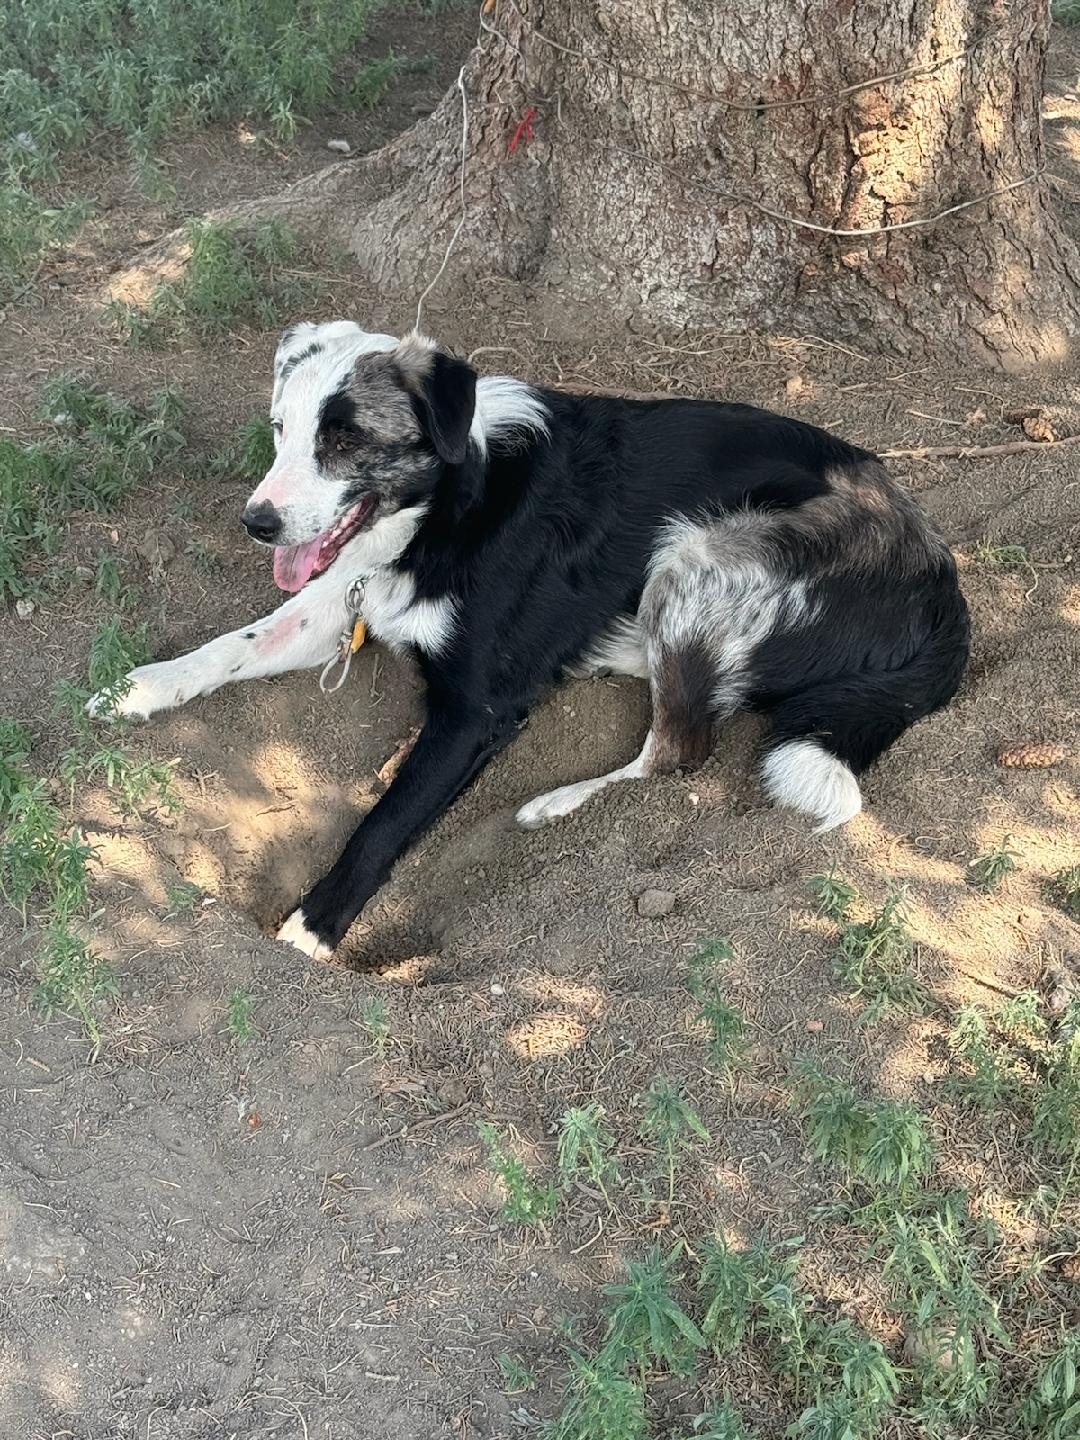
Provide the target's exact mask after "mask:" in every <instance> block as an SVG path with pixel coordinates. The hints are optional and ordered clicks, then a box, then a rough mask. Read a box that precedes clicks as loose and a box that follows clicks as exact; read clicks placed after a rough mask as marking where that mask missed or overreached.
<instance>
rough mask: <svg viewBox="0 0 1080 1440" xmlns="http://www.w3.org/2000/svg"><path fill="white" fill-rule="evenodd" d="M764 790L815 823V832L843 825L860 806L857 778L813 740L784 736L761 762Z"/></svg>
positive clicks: (841, 762)
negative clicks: (789, 738)
mask: <svg viewBox="0 0 1080 1440" xmlns="http://www.w3.org/2000/svg"><path fill="white" fill-rule="evenodd" d="M761 779H762V783H763V784H764V786H765V791H766V794H767V795H768V796H769V798H770V799H772V800H775V801H776V803H777V804H778V805H786V806H788V807H789V808H790V809H792V810H801V811H802V813H803V814H804V815H809V816H810V817H811V818H812V819H814V820H816V821H817V822H818V823H817V824H816V825H815V826H814V834H815V835H820V834H821V833H822V831H824V830H833V829H835V828H836V826H837V825H843V824H844V822H845V821H847V820H850V819H851V818H852V817H853V816H855V815H857V814H858V813H859V811H860V810H861V809H862V792H861V791H860V789H859V782H858V781H857V780H856V779H855V776H854V775H853V774H852V773H851V771H850V770H849V769H848V767H847V766H846V765H845V764H844V762H843V761H842V760H838V759H837V758H836V756H835V755H830V754H829V752H828V751H827V750H826V749H825V748H824V746H822V745H819V744H818V742H817V741H816V740H787V741H785V742H784V744H782V745H777V747H776V749H775V750H770V751H769V753H768V754H767V755H766V756H765V759H764V761H763V762H762V766H761Z"/></svg>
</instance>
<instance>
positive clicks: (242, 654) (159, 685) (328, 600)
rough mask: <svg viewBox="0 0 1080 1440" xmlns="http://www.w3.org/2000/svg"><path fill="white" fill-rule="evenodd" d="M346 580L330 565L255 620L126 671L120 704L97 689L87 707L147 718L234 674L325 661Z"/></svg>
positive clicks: (340, 621) (337, 632) (246, 676)
mask: <svg viewBox="0 0 1080 1440" xmlns="http://www.w3.org/2000/svg"><path fill="white" fill-rule="evenodd" d="M346 583H347V582H346V580H345V579H343V578H342V577H341V576H338V577H337V578H336V579H335V577H334V574H333V572H332V571H328V572H327V573H326V574H325V575H320V576H318V578H317V579H315V580H312V581H310V582H309V583H308V584H307V585H305V586H304V588H303V590H301V591H300V593H299V594H298V595H294V596H293V597H292V599H291V600H287V601H286V602H285V604H284V605H282V606H280V607H279V608H278V609H277V610H275V611H274V612H273V614H271V615H266V616H264V617H263V619H262V620H256V621H255V623H254V624H253V625H248V626H245V628H244V629H242V630H233V631H232V632H231V633H230V634H228V635H220V636H218V638H217V639H216V640H211V641H209V642H208V643H207V644H206V645H202V646H200V647H199V649H198V650H192V651H190V652H189V653H188V654H187V655H181V656H179V658H178V659H176V660H160V661H158V662H157V663H156V664H153V665H140V666H139V667H138V669H137V670H132V672H131V674H130V675H129V676H128V677H127V678H128V684H129V687H130V688H129V689H128V691H127V693H126V694H125V695H124V696H123V698H122V699H121V700H120V701H119V702H118V703H117V704H116V705H110V704H109V702H108V697H107V696H105V695H102V694H98V695H95V696H94V697H93V699H92V700H91V701H90V703H89V704H88V705H87V707H86V708H87V710H88V712H89V713H90V714H91V715H104V716H112V715H126V716H129V717H130V718H131V719H135V720H145V719H146V718H147V716H149V715H153V714H154V713H155V712H156V711H158V710H172V709H174V708H175V707H176V706H177V705H184V704H186V703H187V701H188V700H193V699H194V698H195V697H196V696H197V695H209V694H210V693H211V691H213V690H217V689H219V688H220V687H221V686H222V685H228V684H230V683H231V682H233V681H236V680H254V679H257V678H258V677H260V676H265V675H280V674H281V673H282V672H283V671H285V670H302V669H304V668H305V667H306V666H311V665H324V664H325V663H326V662H327V660H329V659H330V657H331V656H332V655H333V654H334V651H335V649H336V647H337V644H338V640H339V638H340V636H341V631H342V628H343V626H344V625H345V623H346V620H347V616H346V612H345V590H346Z"/></svg>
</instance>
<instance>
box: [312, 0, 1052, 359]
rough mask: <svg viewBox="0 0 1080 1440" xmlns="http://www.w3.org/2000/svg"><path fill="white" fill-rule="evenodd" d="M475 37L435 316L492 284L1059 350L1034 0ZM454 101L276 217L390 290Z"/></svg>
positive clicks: (439, 251)
mask: <svg viewBox="0 0 1080 1440" xmlns="http://www.w3.org/2000/svg"><path fill="white" fill-rule="evenodd" d="M488 3H489V4H490V0H488ZM487 8H488V7H487V5H486V6H485V9H487ZM481 26H482V29H481V41H480V45H479V46H478V48H477V49H476V50H475V51H474V52H473V53H472V55H471V56H470V57H469V59H468V61H467V63H466V66H465V69H464V73H463V77H462V80H463V88H464V91H465V95H466V97H467V106H468V120H469V134H468V141H467V145H466V147H465V167H464V196H465V221H464V225H463V226H462V228H461V232H460V235H459V236H458V239H457V243H456V245H455V247H454V251H453V254H452V256H451V259H450V262H449V264H448V265H447V269H446V273H445V274H444V276H443V277H442V279H441V280H440V301H441V300H443V299H444V296H445V293H446V291H447V290H449V289H450V287H452V286H453V285H455V284H457V283H460V282H462V281H463V280H465V279H466V278H468V277H473V278H474V279H476V278H480V277H484V276H488V275H492V274H496V275H503V276H510V277H513V278H515V279H518V280H523V281H527V282H531V283H535V284H538V285H543V286H544V287H546V288H547V290H548V291H549V293H552V294H554V295H557V296H561V297H564V298H566V299H568V300H570V301H572V302H573V303H575V304H578V303H585V302H590V313H591V314H593V315H595V314H596V313H597V311H598V309H600V310H602V312H603V314H605V315H606V316H609V317H613V318H618V319H620V320H621V319H624V318H629V317H632V316H635V315H636V316H637V317H638V323H640V324H645V325H648V326H654V325H655V326H660V327H664V328H670V327H671V326H672V325H679V326H682V325H689V326H692V327H704V326H707V327H710V328H713V329H722V330H734V331H736V332H744V331H749V332H779V333H786V334H821V335H825V336H828V337H830V338H832V339H841V340H849V341H851V342H852V343H854V344H857V345H858V346H859V347H860V348H868V347H879V348H885V349H890V350H892V351H894V352H899V353H901V354H904V355H908V356H912V357H919V356H922V355H928V354H931V353H934V354H938V355H940V354H942V353H943V352H952V353H953V354H957V353H960V354H966V355H968V356H972V357H974V358H977V359H980V360H991V361H995V362H997V363H999V364H1004V365H1006V366H1008V367H1010V368H1017V367H1022V366H1026V365H1030V364H1034V363H1038V362H1041V361H1047V360H1053V359H1059V358H1062V357H1063V356H1064V355H1065V353H1066V352H1067V349H1068V344H1069V338H1070V336H1071V335H1072V334H1073V333H1075V331H1076V330H1077V328H1078V322H1080V302H1078V298H1077V287H1076V282H1077V278H1078V276H1080V267H1078V264H1077V257H1076V255H1075V253H1074V251H1073V248H1072V245H1071V243H1070V242H1069V241H1068V240H1067V238H1066V237H1065V236H1064V235H1063V233H1062V231H1061V228H1060V226H1059V224H1058V221H1057V218H1056V216H1055V214H1054V210H1053V207H1052V205H1051V203H1050V197H1049V194H1048V189H1047V185H1046V182H1045V179H1044V178H1043V177H1042V175H1041V171H1042V167H1043V164H1044V152H1043V141H1042V133H1041V125H1040V113H1039V112H1040V104H1041V99H1042V84H1043V68H1044V59H1045V51H1046V40H1047V32H1048V28H1049V11H1048V3H1047V0H805V3H804V4H802V5H788V6H783V5H775V4H770V3H768V0H661V3H658V0H495V3H494V5H493V6H492V7H491V8H490V10H488V13H487V14H485V15H483V16H482V17H481ZM461 102H462V96H461V93H460V90H459V89H458V88H455V89H452V90H451V91H450V92H449V93H448V94H447V96H446V97H445V99H444V100H443V101H442V103H441V104H440V106H439V108H438V109H437V110H436V112H435V113H434V115H432V116H431V117H430V118H428V119H427V120H424V121H422V122H421V123H420V124H419V125H418V126H416V127H415V128H414V129H413V130H411V131H409V132H408V133H407V134H405V135H403V136H401V137H400V138H399V139H398V140H396V141H395V142H393V143H392V144H391V145H390V146H388V147H387V148H386V149H384V150H382V151H379V152H377V153H376V154H375V155H373V156H368V157H365V158H363V159H360V160H357V161H347V162H344V163H342V164H339V165H335V166H331V167H330V168H329V169H328V170H326V171H323V172H321V174H319V175H317V176H313V177H310V178H309V179H308V180H305V181H302V182H301V183H300V184H299V185H297V186H295V187H293V189H292V190H291V191H290V192H289V193H288V196H287V197H286V202H287V208H289V209H295V210H296V211H298V212H300V213H302V212H304V211H309V212H314V213H317V214H318V215H319V216H320V218H321V219H322V220H323V221H324V222H329V223H330V224H331V225H332V226H333V227H335V228H336V229H338V230H339V231H341V232H342V233H343V234H344V236H345V238H346V240H347V243H348V245H349V247H350V249H351V250H352V251H353V253H354V254H355V255H356V256H357V257H358V259H359V260H360V262H361V263H362V266H363V267H364V269H365V270H366V271H367V273H368V274H369V275H370V277H371V279H372V280H374V281H375V282H377V283H378V284H379V285H380V286H381V287H384V288H386V289H389V290H392V291H394V292H395V293H398V294H401V293H402V292H405V293H407V294H409V293H411V294H413V295H415V294H416V293H417V292H418V291H420V290H421V289H422V288H423V287H424V285H425V284H427V283H428V282H429V281H430V280H431V279H432V277H433V276H434V275H435V273H436V272H437V271H438V269H439V267H440V265H441V264H442V261H443V258H444V255H445V252H446V247H447V245H448V243H449V240H450V237H451V235H452V234H453V232H454V230H455V227H456V226H457V225H458V223H459V220H460V219H461V214H462V209H461V191H460V188H459V187H460V185H461V156H462V129H461V121H462V103H461ZM530 112H532V113H531V120H530V121H529V123H527V124H526V123H525V121H526V117H527V116H529V115H530ZM515 136H516V141H517V143H516V144H515V143H514V141H515ZM991 192H994V193H993V194H991ZM988 197H989V198H988ZM972 202H973V203H972ZM950 210H951V211H952V212H953V213H950V214H942V213H941V212H944V211H950ZM913 222H914V223H913ZM889 227H905V228H891V229H890V228H889ZM851 230H855V231H860V232H868V233H863V234H859V235H855V236H852V235H844V234H836V233H828V232H835V231H851ZM872 232H877V233H872ZM882 232H884V233H882Z"/></svg>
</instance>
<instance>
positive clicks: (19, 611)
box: [15, 600, 37, 620]
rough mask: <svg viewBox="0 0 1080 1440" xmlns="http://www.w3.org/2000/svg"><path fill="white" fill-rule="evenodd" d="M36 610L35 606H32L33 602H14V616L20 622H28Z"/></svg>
mask: <svg viewBox="0 0 1080 1440" xmlns="http://www.w3.org/2000/svg"><path fill="white" fill-rule="evenodd" d="M36 609H37V606H36V605H35V604H34V602H33V600H16V601H15V614H16V615H17V616H18V617H19V619H20V620H29V619H30V616H31V615H33V613H34V611H35V610H36Z"/></svg>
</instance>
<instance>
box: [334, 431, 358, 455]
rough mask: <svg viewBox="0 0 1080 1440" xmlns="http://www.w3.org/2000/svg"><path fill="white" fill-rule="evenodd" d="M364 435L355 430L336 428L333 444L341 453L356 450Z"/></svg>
mask: <svg viewBox="0 0 1080 1440" xmlns="http://www.w3.org/2000/svg"><path fill="white" fill-rule="evenodd" d="M361 440H362V437H361V436H360V435H359V434H358V433H357V432H356V431H355V430H335V431H334V434H333V438H332V440H331V444H332V445H333V448H334V449H335V450H337V451H338V452H339V453H340V454H345V453H347V452H348V451H350V450H355V449H356V448H357V446H358V445H359V444H360V443H361Z"/></svg>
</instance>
